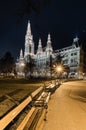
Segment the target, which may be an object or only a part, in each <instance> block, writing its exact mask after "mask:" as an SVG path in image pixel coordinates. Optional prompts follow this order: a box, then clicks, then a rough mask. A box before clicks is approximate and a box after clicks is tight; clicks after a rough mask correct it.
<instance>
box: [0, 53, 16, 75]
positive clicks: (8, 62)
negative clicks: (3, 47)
mask: <svg viewBox="0 0 86 130" xmlns="http://www.w3.org/2000/svg"><path fill="white" fill-rule="evenodd" d="M12 72H13V73H14V72H15V61H14V57H13V56H12V54H11V53H10V52H6V53H5V55H4V56H3V57H2V58H1V59H0V73H3V74H4V75H5V76H6V75H7V74H8V73H12Z"/></svg>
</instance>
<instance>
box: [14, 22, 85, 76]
mask: <svg viewBox="0 0 86 130" xmlns="http://www.w3.org/2000/svg"><path fill="white" fill-rule="evenodd" d="M78 40H79V39H78V38H77V37H76V38H74V39H73V44H72V45H71V46H69V47H66V48H62V49H59V50H55V51H54V50H53V47H52V45H51V37H50V34H48V39H47V45H46V47H45V49H43V47H42V42H41V39H39V44H38V49H37V52H36V53H34V52H35V47H34V41H33V36H32V34H31V27H30V22H28V27H27V32H26V36H25V50H24V55H23V51H22V50H21V51H20V57H19V58H18V59H17V62H16V70H17V74H18V76H23V77H24V76H25V72H24V67H25V64H26V63H27V62H29V60H30V59H29V58H30V57H31V59H33V60H34V63H35V66H34V67H33V71H32V72H31V74H32V75H33V76H35V77H38V76H39V77H45V76H50V69H49V66H50V57H51V56H52V58H53V59H55V58H56V56H57V55H58V54H60V55H62V56H63V58H62V63H63V64H64V65H67V66H69V68H70V73H69V77H77V78H80V77H81V76H83V74H84V72H85V70H84V68H85V64H84V62H83V61H84V52H83V50H82V48H81V47H80V46H79V44H78ZM27 74H28V76H29V72H28V73H27Z"/></svg>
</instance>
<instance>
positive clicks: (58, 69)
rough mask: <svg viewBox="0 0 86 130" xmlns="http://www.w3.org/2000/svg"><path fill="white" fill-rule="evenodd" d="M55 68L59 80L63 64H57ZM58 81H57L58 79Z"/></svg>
mask: <svg viewBox="0 0 86 130" xmlns="http://www.w3.org/2000/svg"><path fill="white" fill-rule="evenodd" d="M55 70H56V72H57V75H58V78H59V80H60V78H61V74H62V72H63V66H62V65H57V66H56V69H55ZM58 82H59V81H58Z"/></svg>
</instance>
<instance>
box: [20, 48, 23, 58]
mask: <svg viewBox="0 0 86 130" xmlns="http://www.w3.org/2000/svg"><path fill="white" fill-rule="evenodd" d="M20 59H23V51H22V49H21V50H20Z"/></svg>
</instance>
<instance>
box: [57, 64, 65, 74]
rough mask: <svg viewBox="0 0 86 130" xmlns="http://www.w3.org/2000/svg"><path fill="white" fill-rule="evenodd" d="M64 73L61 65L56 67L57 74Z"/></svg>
mask: <svg viewBox="0 0 86 130" xmlns="http://www.w3.org/2000/svg"><path fill="white" fill-rule="evenodd" d="M62 71H63V69H62V66H61V65H59V66H57V67H56V72H57V73H61V72H62Z"/></svg>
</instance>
